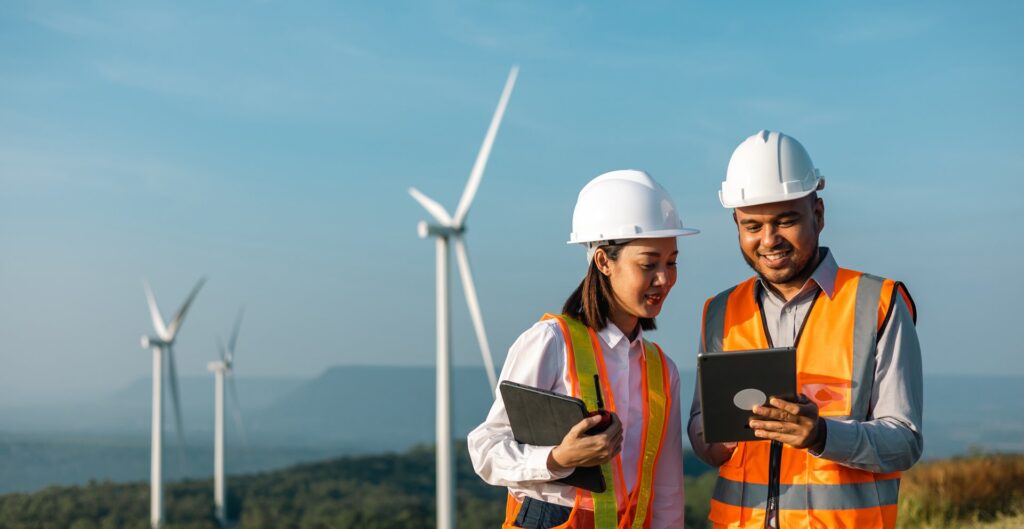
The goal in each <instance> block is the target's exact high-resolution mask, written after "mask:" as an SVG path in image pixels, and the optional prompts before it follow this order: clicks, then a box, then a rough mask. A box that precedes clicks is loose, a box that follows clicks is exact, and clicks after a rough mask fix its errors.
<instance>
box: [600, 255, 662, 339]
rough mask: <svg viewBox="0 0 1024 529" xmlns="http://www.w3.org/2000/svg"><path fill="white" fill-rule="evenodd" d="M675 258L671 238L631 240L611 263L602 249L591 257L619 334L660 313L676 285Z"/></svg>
mask: <svg viewBox="0 0 1024 529" xmlns="http://www.w3.org/2000/svg"><path fill="white" fill-rule="evenodd" d="M678 255H679V250H677V248H676V238H675V237H663V238H659V239H636V240H633V241H631V242H630V243H628V244H626V245H625V246H623V247H622V251H621V252H620V253H619V255H618V258H617V259H615V260H614V261H613V260H611V259H609V258H608V256H607V255H606V254H605V253H604V252H603V251H602V250H598V252H597V254H595V255H594V259H595V262H596V264H597V267H598V269H599V270H600V271H601V273H603V274H604V275H605V276H607V277H608V282H609V283H610V285H611V290H612V295H613V296H614V298H615V299H614V303H612V304H611V305H612V307H611V314H610V316H611V320H612V321H613V322H614V323H615V324H616V325H617V326H618V327H619V328H620V329H621V330H622V331H623V332H626V333H629V332H630V331H631V330H632V329H633V327H635V326H636V320H637V319H639V318H652V319H653V318H654V317H656V316H657V315H658V313H660V312H661V307H662V306H663V305H664V303H665V298H667V297H668V293H669V291H671V290H672V287H673V286H674V285H675V284H676V257H677V256H678ZM629 321H632V325H630V324H629V323H628V322H629Z"/></svg>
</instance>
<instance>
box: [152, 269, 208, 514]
mask: <svg viewBox="0 0 1024 529" xmlns="http://www.w3.org/2000/svg"><path fill="white" fill-rule="evenodd" d="M205 282H206V278H205V277H204V278H200V279H199V281H198V282H197V283H196V286H194V287H192V292H190V293H189V295H188V297H187V298H186V299H185V303H183V304H182V305H181V308H180V309H178V312H177V313H175V315H174V319H172V320H171V323H170V324H169V325H164V317H163V316H161V315H160V309H159V308H158V307H157V305H156V298H155V297H154V296H153V290H152V289H151V288H150V287H149V283H144V286H145V289H146V302H147V303H148V304H149V315H150V317H151V318H152V319H153V330H154V331H156V336H155V337H152V336H143V337H142V348H143V349H153V441H152V445H151V461H150V473H149V491H150V496H149V523H150V525H151V526H152V527H153V529H160V527H162V526H163V523H164V491H163V441H164V413H163V412H164V409H163V395H164V393H163V362H164V352H165V351H166V352H167V367H168V368H169V369H168V371H169V373H168V374H169V379H170V384H171V396H172V397H173V398H174V424H175V427H176V431H177V432H178V444H179V446H185V434H184V430H183V428H182V424H181V399H180V397H179V391H178V371H177V368H176V361H175V359H174V338H175V337H176V336H177V335H178V331H179V330H181V322H182V321H184V319H185V313H186V312H188V308H189V306H191V305H192V300H194V299H195V298H196V294H198V293H199V289H200V288H202V287H203V283H205Z"/></svg>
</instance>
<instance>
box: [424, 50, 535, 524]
mask: <svg viewBox="0 0 1024 529" xmlns="http://www.w3.org/2000/svg"><path fill="white" fill-rule="evenodd" d="M518 74H519V67H518V66H513V67H512V70H511V71H510V72H509V74H508V80H506V81H505V89H504V90H503V91H502V93H501V99H499V100H498V108H497V109H495V111H494V117H493V118H491V125H490V127H489V128H488V129H487V135H486V136H484V143H483V145H482V146H481V147H480V152H479V153H478V154H477V157H476V162H475V163H474V164H473V169H472V171H470V173H469V181H467V182H466V188H465V190H463V192H462V198H461V199H459V205H458V207H456V209H455V216H454V217H453V216H451V215H449V214H448V211H447V210H446V209H445V208H444V207H443V206H441V204H438V203H437V201H435V200H433V199H431V198H430V197H427V196H426V195H424V194H423V193H420V192H419V191H418V190H417V189H416V188H409V194H410V195H412V198H414V199H415V200H416V201H417V202H419V204H420V205H421V206H423V209H425V210H427V213H430V215H431V216H432V217H434V220H435V221H436V223H433V224H431V223H427V222H426V221H421V222H420V223H419V225H418V227H417V231H418V233H419V236H420V237H421V238H424V239H425V238H427V237H435V238H436V240H437V243H436V247H437V425H436V429H437V432H436V434H437V529H453V528H454V524H455V518H454V514H455V496H454V489H455V476H454V473H453V462H452V428H451V386H450V378H451V354H450V353H451V351H450V344H449V341H448V334H449V330H450V323H449V315H450V312H449V306H448V305H449V303H448V298H449V295H448V294H449V292H448V276H449V271H448V242H449V241H450V240H453V241H454V243H455V257H456V259H457V260H458V262H459V274H460V275H461V277H462V290H463V291H464V292H465V293H466V304H467V305H468V306H469V314H470V317H472V319H473V329H474V330H475V331H476V337H477V341H479V342H480V353H481V355H482V356H483V360H484V368H485V370H486V371H487V379H488V381H489V383H490V385H491V391H497V386H498V382H497V377H496V376H495V374H494V361H493V360H492V359H491V348H490V346H489V345H488V343H487V334H486V333H485V332H484V321H483V317H482V316H481V315H480V304H479V303H478V302H477V297H476V287H475V286H474V285H473V274H472V272H471V270H470V268H469V257H468V255H467V254H466V243H465V241H463V239H462V235H463V234H464V233H465V231H466V215H467V214H468V213H469V206H470V204H472V203H473V197H474V196H475V195H476V190H477V188H478V187H480V179H481V178H482V177H483V174H484V167H486V165H487V158H488V157H489V156H490V154H491V146H492V145H494V137H495V136H496V135H497V134H498V127H499V126H500V125H501V119H502V117H503V116H504V114H505V107H506V106H507V105H508V100H509V97H510V96H511V95H512V88H513V87H514V86H515V84H516V76H517V75H518Z"/></svg>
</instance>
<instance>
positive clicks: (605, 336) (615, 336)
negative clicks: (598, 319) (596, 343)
mask: <svg viewBox="0 0 1024 529" xmlns="http://www.w3.org/2000/svg"><path fill="white" fill-rule="evenodd" d="M597 335H598V336H600V337H601V339H602V340H604V343H606V344H608V347H610V348H615V347H616V346H617V345H619V342H622V341H625V340H626V335H625V334H624V333H623V332H622V330H621V329H619V328H618V326H616V325H615V324H614V323H612V322H611V320H608V325H607V326H606V327H605V328H604V329H601V330H600V331H597ZM643 337H644V331H643V329H639V330H637V333H636V338H635V339H634V340H633V341H634V342H636V341H639V340H642V339H643Z"/></svg>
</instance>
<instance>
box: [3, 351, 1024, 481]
mask: <svg viewBox="0 0 1024 529" xmlns="http://www.w3.org/2000/svg"><path fill="white" fill-rule="evenodd" d="M680 376H681V377H682V381H683V384H682V395H681V399H680V404H681V407H680V409H681V412H682V415H683V417H682V419H683V420H684V423H685V420H686V417H688V414H689V407H690V401H691V398H692V394H693V381H694V374H693V372H687V371H684V372H682V373H681V374H680ZM486 380H487V377H486V376H485V374H484V371H483V369H482V368H479V367H455V368H453V369H452V385H453V399H452V404H453V434H454V435H455V436H456V438H465V435H466V434H467V433H468V432H469V431H470V430H471V429H472V428H473V427H475V426H476V425H477V424H479V423H480V422H481V421H482V420H483V419H484V418H485V417H486V414H487V411H488V409H489V408H490V406H491V404H492V402H493V396H492V395H491V392H490V389H489V388H488V387H487V382H486ZM434 381H435V371H434V368H433V367H429V366H424V367H384V366H338V367H332V368H330V369H327V370H325V371H324V372H323V373H321V374H320V375H319V376H316V377H313V378H305V379H303V378H297V377H251V378H250V377H244V376H239V378H238V379H237V382H238V389H239V396H240V400H241V401H242V406H243V414H244V416H245V426H246V431H247V439H248V443H249V444H248V446H247V447H246V446H243V445H242V443H241V437H240V436H239V432H238V431H237V427H236V426H235V425H234V423H233V422H232V421H231V419H230V416H229V417H228V425H227V442H228V458H227V460H228V463H227V468H228V472H229V473H238V472H253V471H260V470H267V469H271V468H277V467H280V466H283V465H287V464H292V463H296V462H303V461H313V460H318V459H324V458H327V457H333V456H338V455H344V454H366V453H379V452H383V451H399V450H405V449H407V448H409V447H411V446H414V445H417V444H426V445H432V444H433V443H434V439H435V434H434V397H435V395H434ZM181 384H182V390H183V392H182V404H183V408H184V419H185V424H186V430H187V432H186V441H187V443H188V447H187V448H186V453H187V455H188V457H187V458H186V460H185V461H184V462H180V461H178V460H177V459H176V455H175V454H172V453H171V452H175V449H174V446H175V442H174V433H173V429H172V428H173V423H172V422H171V420H170V419H168V422H167V423H166V426H167V443H168V450H169V455H168V459H167V461H168V464H169V465H171V467H170V468H168V469H167V472H168V475H169V476H171V477H172V479H179V478H182V477H189V476H203V475H206V474H207V473H208V472H209V468H210V461H211V460H212V455H211V445H212V433H211V432H212V425H213V415H212V412H213V410H212V408H213V377H212V376H209V377H202V376H190V377H183V378H182V379H181ZM150 392H151V387H150V383H149V380H148V379H146V378H142V379H139V380H138V381H136V382H133V383H132V384H129V385H128V386H126V387H123V388H119V389H117V390H115V391H112V392H111V393H110V395H109V396H108V397H104V398H100V399H97V400H96V401H93V402H74V403H68V404H67V405H66V406H61V407H40V408H27V407H22V408H14V407H6V408H5V407H3V406H2V405H0V492H5V491H20V490H33V489H35V488H38V487H40V486H43V485H46V484H49V483H63V484H72V483H84V482H85V481H88V480H89V479H113V480H118V481H121V480H131V479H145V477H146V476H148V469H149V467H148V457H149V452H148V446H149V428H150ZM924 433H925V457H926V458H938V457H947V456H950V455H954V454H962V453H965V452H967V451H969V450H971V449H981V450H997V451H1007V452H1024V377H1012V376H1005V377H1000V376H954V375H930V376H926V377H925V425H924ZM683 444H684V447H688V443H687V442H686V441H685V440H684V443H683Z"/></svg>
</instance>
